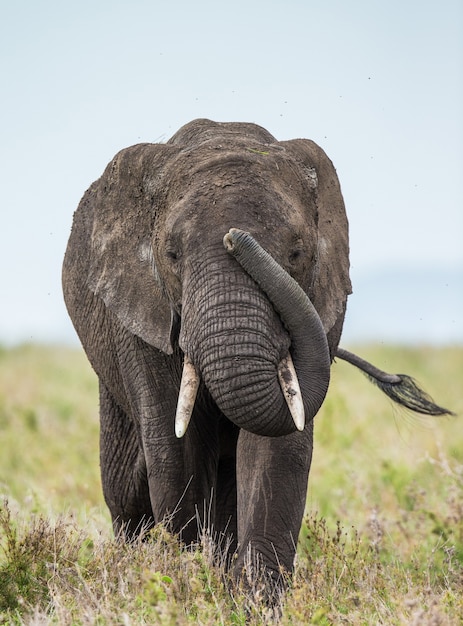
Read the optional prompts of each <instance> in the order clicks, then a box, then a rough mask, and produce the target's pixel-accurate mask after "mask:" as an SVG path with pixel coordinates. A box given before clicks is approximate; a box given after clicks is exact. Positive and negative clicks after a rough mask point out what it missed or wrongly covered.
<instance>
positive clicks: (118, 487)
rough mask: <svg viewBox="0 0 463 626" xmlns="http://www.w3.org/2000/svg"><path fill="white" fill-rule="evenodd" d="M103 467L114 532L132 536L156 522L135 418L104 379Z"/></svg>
mask: <svg viewBox="0 0 463 626" xmlns="http://www.w3.org/2000/svg"><path fill="white" fill-rule="evenodd" d="M100 467H101V479H102V485H103V494H104V497H105V501H106V504H107V505H108V508H109V510H110V513H111V517H112V522H113V528H114V533H115V535H116V536H120V535H122V536H124V537H125V538H126V539H127V540H130V539H133V538H134V537H136V536H137V535H139V534H140V533H141V532H142V531H143V530H146V529H148V528H149V527H150V526H152V524H153V511H152V508H151V501H150V494H149V489H148V479H147V474H146V465H145V457H144V454H143V450H142V449H141V447H140V441H139V436H138V433H137V430H136V428H135V425H134V423H133V421H132V419H130V418H129V417H128V416H127V415H126V413H125V412H124V411H123V410H122V409H121V407H120V406H119V405H118V404H117V402H116V401H115V400H114V398H113V396H112V395H111V393H110V392H109V391H108V390H107V388H106V386H105V385H104V384H103V383H102V382H101V381H100Z"/></svg>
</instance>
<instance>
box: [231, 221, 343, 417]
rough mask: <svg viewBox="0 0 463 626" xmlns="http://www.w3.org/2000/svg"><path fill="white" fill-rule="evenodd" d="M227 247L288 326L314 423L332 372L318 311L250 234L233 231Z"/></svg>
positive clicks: (303, 393)
mask: <svg viewBox="0 0 463 626" xmlns="http://www.w3.org/2000/svg"><path fill="white" fill-rule="evenodd" d="M224 246H225V248H226V249H227V250H228V252H230V253H231V254H232V255H233V256H234V257H235V258H236V259H237V260H238V262H239V263H240V264H241V265H242V267H243V268H244V269H245V270H246V272H248V274H249V275H250V276H252V278H253V279H254V280H255V281H256V282H257V283H258V285H259V286H260V287H261V289H262V290H263V291H264V292H265V293H266V294H267V297H268V298H269V300H270V301H271V303H272V304H273V306H274V307H275V309H276V311H277V312H278V314H279V315H280V317H281V319H282V320H283V322H284V323H285V326H286V327H287V329H288V331H289V334H290V336H291V353H292V357H293V361H294V365H295V368H296V372H297V375H298V377H299V379H300V381H301V390H302V395H303V399H304V404H305V407H306V419H307V420H311V419H313V418H314V417H315V415H316V414H317V412H318V410H319V409H320V407H321V405H322V402H323V400H324V399H325V396H326V392H327V391H328V385H329V381H330V369H331V357H330V351H329V347H328V342H327V338H326V333H325V330H324V328H323V324H322V321H321V319H320V317H319V315H318V313H317V311H316V310H315V307H314V306H313V304H312V302H311V301H310V299H309V297H308V296H307V294H306V293H305V292H304V291H303V289H302V288H301V287H300V286H299V284H298V283H297V282H296V281H295V280H294V279H293V278H292V277H291V276H290V275H289V274H288V273H287V272H286V271H285V270H284V269H283V268H282V267H281V266H280V265H279V264H278V263H277V262H276V261H275V260H274V259H273V257H272V256H271V255H270V254H268V252H266V251H265V250H263V248H261V246H260V245H259V244H258V243H257V242H256V241H255V240H254V239H253V237H252V236H251V235H250V234H249V233H246V232H244V231H241V230H239V229H236V228H232V229H230V231H229V232H228V233H227V234H226V235H225V237H224Z"/></svg>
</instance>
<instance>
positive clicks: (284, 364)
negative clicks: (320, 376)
mask: <svg viewBox="0 0 463 626" xmlns="http://www.w3.org/2000/svg"><path fill="white" fill-rule="evenodd" d="M278 379H279V381H280V385H281V389H282V391H283V395H284V397H285V400H286V403H287V405H288V408H289V411H290V413H291V416H292V418H293V420H294V423H295V424H296V428H297V429H298V430H304V426H305V414H304V403H303V401H302V393H301V388H300V387H299V381H298V379H297V374H296V369H295V367H294V363H293V360H292V358H291V355H290V354H289V352H288V356H286V357H285V358H284V359H282V360H281V361H280V364H279V365H278Z"/></svg>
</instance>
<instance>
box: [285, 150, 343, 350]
mask: <svg viewBox="0 0 463 626" xmlns="http://www.w3.org/2000/svg"><path fill="white" fill-rule="evenodd" d="M280 145H282V146H284V148H285V149H286V151H287V152H288V153H289V154H290V155H291V156H293V158H295V159H296V161H298V162H299V163H300V164H301V165H302V168H303V169H304V170H305V171H306V175H307V177H308V178H309V182H310V183H311V184H312V185H313V183H314V179H315V181H316V185H317V192H316V198H317V208H318V264H317V267H316V271H315V277H314V282H313V288H312V292H313V293H312V294H311V297H312V301H313V304H314V306H315V308H316V309H317V311H318V314H319V315H320V318H321V320H322V322H323V326H324V328H325V332H326V333H327V337H328V343H329V346H330V350H331V354H332V356H334V353H335V351H336V348H337V346H338V343H339V339H340V337H341V331H342V325H343V322H344V315H345V311H346V303H347V296H348V295H349V294H350V293H352V286H351V282H350V278H349V235H348V230H349V226H348V222H347V216H346V210H345V206H344V200H343V197H342V193H341V188H340V185H339V180H338V177H337V174H336V170H335V168H334V166H333V164H332V162H331V161H330V159H329V158H328V156H327V155H326V154H325V152H324V151H323V150H322V149H321V148H320V147H319V146H318V145H317V144H316V143H314V142H313V141H310V140H308V139H293V140H291V141H283V142H280ZM314 174H315V175H316V176H314Z"/></svg>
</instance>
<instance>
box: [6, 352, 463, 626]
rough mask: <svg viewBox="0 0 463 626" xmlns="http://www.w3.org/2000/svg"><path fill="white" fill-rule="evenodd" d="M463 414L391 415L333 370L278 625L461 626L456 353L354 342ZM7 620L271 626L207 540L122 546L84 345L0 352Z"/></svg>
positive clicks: (461, 371)
mask: <svg viewBox="0 0 463 626" xmlns="http://www.w3.org/2000/svg"><path fill="white" fill-rule="evenodd" d="M355 350H356V352H357V353H358V354H360V355H362V356H364V357H365V358H367V359H368V360H370V361H372V362H374V363H375V364H376V365H378V366H379V367H381V368H382V369H385V370H387V371H390V372H399V373H400V372H405V373H408V374H411V375H412V376H414V378H416V379H417V381H418V382H419V383H420V384H421V385H422V386H423V387H424V388H425V389H426V390H427V391H428V392H429V393H430V394H431V395H432V396H433V397H434V399H435V400H436V401H437V402H438V403H439V404H441V405H443V406H446V407H447V408H449V409H451V410H453V411H454V412H455V413H457V414H458V416H457V417H449V418H420V417H417V416H412V415H411V414H409V413H406V412H404V411H402V410H400V409H397V408H395V407H393V406H392V404H391V402H390V401H389V400H388V399H387V398H386V397H385V396H383V395H382V394H381V392H380V391H379V390H377V389H376V388H374V387H373V386H372V385H370V384H369V382H368V381H367V380H366V378H365V377H364V376H363V375H362V374H361V373H360V372H359V371H358V370H356V369H355V368H353V367H351V366H349V365H348V364H346V363H343V362H339V363H337V364H336V365H335V366H334V367H333V368H332V372H333V374H332V382H331V387H330V391H329V394H328V397H327V399H326V401H325V404H324V406H323V407H322V410H321V411H320V413H319V414H318V416H317V417H316V425H315V448H314V460H313V464H312V471H311V475H310V481H309V491H308V496H307V512H306V518H305V522H304V524H303V528H302V531H301V535H300V538H299V549H298V557H297V563H296V571H295V575H294V578H293V581H292V583H291V585H290V590H289V592H288V594H287V596H286V599H285V601H284V604H283V610H282V617H281V623H282V624H286V625H289V624H294V625H296V624H319V625H323V626H325V625H326V626H327V625H330V624H365V625H369V624H387V625H389V624H391V625H395V624H412V625H416V626H418V625H433V626H435V625H449V624H452V625H453V624H463V425H462V419H463V393H462V380H463V347H446V348H439V349H438V348H425V347H423V348H413V349H412V348H404V347H400V346H397V347H390V346H387V347H385V346H381V347H375V346H364V347H362V346H355ZM0 494H1V495H0V624H37V625H39V624H40V625H42V624H72V625H74V624H75V625H80V624H82V625H84V624H104V625H106V624H127V625H131V624H165V625H170V624H178V625H186V624H201V625H216V624H224V625H229V624H236V625H239V624H243V625H244V624H267V623H273V622H274V616H272V615H270V614H269V613H268V612H267V611H266V609H265V607H264V606H263V605H262V604H261V603H260V602H259V594H258V593H257V596H255V597H253V598H251V597H250V596H249V595H248V594H246V593H245V592H244V591H243V590H240V589H236V588H234V587H233V585H232V583H231V582H230V581H229V580H228V578H227V576H226V574H224V571H223V569H222V567H221V563H220V558H217V551H216V550H215V545H214V537H213V533H212V536H211V533H209V532H208V531H207V529H205V531H204V537H203V541H202V543H201V545H200V546H198V547H197V548H195V549H186V548H182V547H181V546H180V544H179V543H178V542H177V541H176V540H175V539H174V538H172V537H171V536H170V535H169V533H168V532H167V531H166V530H165V529H164V528H163V527H157V528H155V529H154V530H153V531H152V532H151V536H150V537H149V539H148V540H147V541H146V542H144V543H140V544H139V545H135V546H125V545H120V544H119V543H117V542H116V541H115V540H114V539H113V536H112V531H111V525H110V520H109V515H108V513H107V510H106V507H105V505H104V502H103V498H102V494H101V487H100V477H99V465H98V394H97V380H96V376H95V375H94V374H93V372H92V371H91V369H90V366H89V365H88V364H87V361H86V358H85V356H84V354H83V353H82V352H81V351H80V350H73V349H69V348H59V347H38V346H33V345H31V346H28V345H26V346H21V347H17V348H14V349H0Z"/></svg>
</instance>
